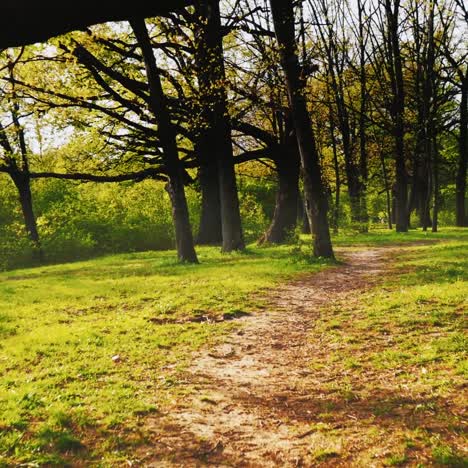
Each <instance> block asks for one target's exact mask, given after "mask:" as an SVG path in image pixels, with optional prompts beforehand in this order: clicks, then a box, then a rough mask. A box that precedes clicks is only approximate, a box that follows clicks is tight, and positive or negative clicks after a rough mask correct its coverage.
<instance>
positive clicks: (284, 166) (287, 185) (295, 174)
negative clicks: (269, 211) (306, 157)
mask: <svg viewBox="0 0 468 468" xmlns="http://www.w3.org/2000/svg"><path fill="white" fill-rule="evenodd" d="M293 139H294V140H295V136H294V135H293ZM280 151H282V153H281V154H278V155H277V156H276V157H275V158H274V161H275V164H276V169H277V172H278V190H277V192H276V203H275V212H274V214H273V219H272V222H271V224H270V227H269V228H268V230H267V232H266V233H265V234H264V235H263V236H262V238H261V240H260V243H263V242H270V243H272V244H281V243H283V242H285V241H286V239H287V236H288V234H290V233H291V231H293V230H294V228H295V227H296V220H297V215H298V201H299V172H300V159H299V151H298V148H297V142H296V141H290V142H289V144H287V145H284V146H282V147H281V148H280Z"/></svg>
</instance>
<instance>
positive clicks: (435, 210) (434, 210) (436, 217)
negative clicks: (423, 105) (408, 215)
mask: <svg viewBox="0 0 468 468" xmlns="http://www.w3.org/2000/svg"><path fill="white" fill-rule="evenodd" d="M431 141H432V145H431V146H432V154H433V161H434V162H433V174H434V176H433V178H434V206H433V208H432V232H437V229H438V227H439V226H438V225H439V206H440V184H439V149H438V146H437V141H436V138H435V136H434V138H432V139H431Z"/></svg>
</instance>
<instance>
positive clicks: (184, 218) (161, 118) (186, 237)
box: [130, 19, 198, 263]
mask: <svg viewBox="0 0 468 468" xmlns="http://www.w3.org/2000/svg"><path fill="white" fill-rule="evenodd" d="M130 25H131V26H132V29H133V32H134V34H135V37H136V39H137V41H138V46H139V47H140V49H141V51H142V54H143V59H144V63H145V69H146V75H147V80H148V89H149V96H150V102H149V105H150V107H151V109H152V111H153V113H154V115H155V117H156V118H157V120H158V136H159V140H160V144H161V147H162V152H163V159H164V165H165V167H166V171H167V174H168V177H169V182H168V184H167V191H168V193H169V195H170V198H171V202H172V218H173V221H174V226H175V233H176V246H177V255H178V258H179V260H180V261H183V262H190V263H197V262H198V259H197V255H196V253H195V248H194V245H193V236H192V230H191V226H190V219H189V212H188V206H187V200H186V198H185V190H184V168H183V165H182V164H181V162H180V160H179V152H178V148H177V141H176V135H177V131H176V129H175V127H174V125H173V124H172V120H171V114H170V111H169V107H168V103H167V99H166V96H165V95H164V91H163V88H162V85H161V79H160V76H159V71H158V67H157V66H156V59H155V56H154V52H153V48H152V45H151V40H150V37H149V35H148V29H147V27H146V23H145V21H144V20H143V19H132V20H130Z"/></svg>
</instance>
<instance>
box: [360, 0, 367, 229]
mask: <svg viewBox="0 0 468 468" xmlns="http://www.w3.org/2000/svg"><path fill="white" fill-rule="evenodd" d="M357 7H358V18H359V28H358V29H359V34H358V39H359V88H360V109H359V172H360V187H359V195H360V205H359V208H360V210H359V228H360V231H361V232H368V230H369V214H368V211H367V180H368V178H369V169H368V164H367V148H366V143H367V134H366V113H367V73H366V46H365V37H364V36H365V32H364V29H365V28H364V16H365V13H364V7H363V5H362V2H361V1H360V0H358V1H357Z"/></svg>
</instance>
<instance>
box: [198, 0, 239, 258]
mask: <svg viewBox="0 0 468 468" xmlns="http://www.w3.org/2000/svg"><path fill="white" fill-rule="evenodd" d="M195 11H196V14H197V16H198V27H197V31H196V42H197V46H196V55H195V59H196V61H197V66H196V68H197V74H198V81H199V86H200V94H201V96H202V99H203V111H202V114H203V118H204V120H205V122H206V125H207V127H208V128H209V133H208V134H207V135H205V137H204V138H207V137H208V138H209V145H210V151H211V153H212V155H213V156H208V158H210V159H211V160H210V161H208V162H206V164H205V165H204V167H203V169H202V170H204V171H209V170H210V169H208V166H211V165H212V164H213V162H214V161H213V158H215V159H216V161H215V162H216V163H217V172H218V177H219V190H220V192H219V193H220V204H221V227H222V250H223V251H224V252H231V251H233V250H242V249H243V248H244V247H245V244H244V237H243V233H242V224H241V218H240V210H239V198H238V195H237V183H236V174H235V171H234V159H233V149H232V140H231V122H230V117H229V113H228V109H227V94H226V74H225V68H224V53H223V31H222V28H221V16H220V10H219V2H218V0H198V1H197V2H195ZM211 172H212V173H213V174H214V175H216V174H215V173H214V172H215V171H214V170H212V171H211ZM207 176H208V175H207ZM213 186H214V187H215V186H216V182H214V183H213Z"/></svg>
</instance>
